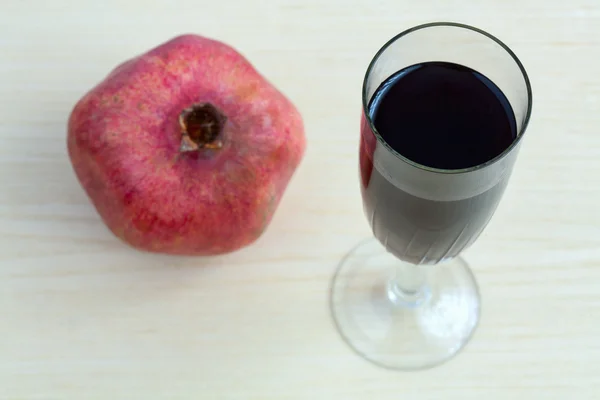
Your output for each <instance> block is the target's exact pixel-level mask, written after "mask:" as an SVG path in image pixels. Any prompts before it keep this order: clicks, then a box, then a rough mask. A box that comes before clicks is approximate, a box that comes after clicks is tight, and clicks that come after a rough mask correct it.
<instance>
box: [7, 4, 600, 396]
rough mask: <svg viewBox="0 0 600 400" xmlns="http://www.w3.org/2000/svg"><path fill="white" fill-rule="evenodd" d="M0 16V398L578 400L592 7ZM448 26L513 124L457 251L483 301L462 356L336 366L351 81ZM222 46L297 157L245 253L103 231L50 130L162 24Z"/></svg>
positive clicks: (595, 312) (595, 314)
mask: <svg viewBox="0 0 600 400" xmlns="http://www.w3.org/2000/svg"><path fill="white" fill-rule="evenodd" d="M5 3H6V2H5ZM7 3H8V4H4V5H3V7H2V12H1V13H0V162H1V165H2V168H0V182H1V184H2V189H1V190H0V235H1V238H2V240H1V242H0V399H2V400H5V399H6V400H9V399H10V400H13V399H14V400H16V399H19V400H21V399H27V400H29V399H40V400H42V399H44V400H46V399H78V400H79V399H159V398H164V399H167V398H169V399H175V398H176V399H257V400H259V399H260V400H266V399H277V400H282V399H298V400H300V399H302V400H305V399H346V400H351V399H356V400H363V399H367V398H374V399H375V398H376V399H432V400H434V399H435V400H439V399H460V400H471V399H473V400H474V399H478V400H479V399H487V400H492V399H494V400H495V399H498V400H500V399H502V400H504V399H528V400H532V399H544V400H551V399H561V400H564V399H570V398H573V399H575V398H576V399H597V398H598V396H600V208H599V207H600V132H599V130H600V73H599V71H600V4H599V3H598V2H597V0H575V1H574V2H572V3H570V2H566V1H563V0H560V1H559V0H548V1H542V0H504V1H491V0H490V1H480V2H472V1H470V2H467V1H448V0H435V1H433V0H430V1H423V2H415V1H405V0H381V1H376V2H365V1H358V0H328V1H324V2H323V1H321V0H302V1H300V0H281V1H271V2H259V1H253V2H249V1H241V0H240V1H236V2H233V1H214V2H205V1H179V2H170V1H158V2H147V1H141V0H106V1H94V2H92V1H77V2H76V1H68V0H55V1H53V2H42V1H41V0H36V1H29V2H22V3H19V2H15V1H9V2H7ZM434 20H452V21H457V22H464V23H469V24H472V25H475V26H478V27H480V28H483V29H485V30H487V31H489V32H490V33H492V34H494V35H497V36H498V37H499V38H501V39H502V40H503V41H504V42H506V43H507V44H508V45H509V46H511V48H512V49H513V50H514V51H515V52H516V53H517V54H518V56H519V57H520V59H521V60H522V62H523V64H524V65H525V67H526V68H527V70H528V72H529V74H530V77H531V80H532V85H533V91H534V110H533V118H532V121H531V124H530V128H529V130H528V132H527V135H528V137H527V138H526V139H525V141H524V143H523V147H522V150H521V153H520V156H519V160H518V161H517V165H516V168H515V171H514V175H513V177H512V180H511V183H510V185H509V189H508V191H507V193H506V195H505V196H504V199H503V201H502V203H501V205H500V207H499V209H498V211H497V213H496V215H495V217H494V218H493V220H492V222H491V224H490V225H489V226H488V228H487V230H486V231H485V233H484V234H483V236H481V238H480V239H479V240H478V242H477V243H476V244H475V245H474V246H473V247H472V248H471V249H470V250H469V251H468V252H466V253H465V258H466V259H467V260H468V261H469V263H470V264H471V265H472V266H473V270H474V271H475V274H476V275H477V278H478V281H479V284H480V287H481V292H482V296H483V314H482V319H481V323H480V326H479V328H478V330H477V332H476V334H475V337H474V339H473V340H472V342H471V343H470V344H469V345H468V347H467V349H466V350H465V351H464V352H463V353H461V354H460V355H459V356H458V357H457V358H455V359H453V360H451V361H450V362H449V363H446V364H444V365H443V366H440V367H438V368H434V369H431V370H427V371H423V372H415V373H399V372H391V371H387V370H382V369H379V368H377V367H375V366H373V365H371V364H370V363H368V362H366V361H364V360H362V359H361V358H359V357H357V356H356V355H355V354H354V353H353V352H352V351H351V350H350V349H349V348H348V347H347V346H346V345H345V344H344V342H343V341H342V340H341V339H340V337H339V336H338V334H337V332H336V330H335V329H334V326H333V324H332V321H331V318H330V314H329V310H328V307H327V295H328V285H329V282H330V278H331V276H332V274H333V272H334V270H335V268H336V265H337V263H338V261H339V260H340V258H341V257H342V256H343V255H344V254H345V253H346V252H347V251H348V250H349V249H350V248H351V247H352V246H353V245H355V244H356V243H357V242H358V241H359V240H361V239H363V238H365V237H368V236H369V235H370V231H369V228H368V225H367V221H366V219H365V217H364V216H363V212H362V206H361V199H360V194H359V186H358V174H357V162H358V154H357V143H358V142H357V141H358V128H359V126H358V122H359V111H360V89H361V83H362V78H363V75H364V71H365V69H366V67H367V64H368V62H369V61H370V59H371V57H372V56H373V55H374V53H375V52H376V51H377V50H378V49H379V47H380V46H381V45H382V44H383V43H384V42H385V41H386V40H388V39H389V38H390V37H392V36H393V35H395V34H396V33H397V32H399V31H401V30H404V29H406V28H408V27H410V26H412V25H416V24H419V23H423V22H429V21H434ZM185 32H194V33H200V34H204V35H207V36H211V37H215V38H218V39H220V40H223V41H226V42H228V43H231V44H233V45H234V46H235V47H237V48H238V49H239V50H240V51H242V52H243V53H244V54H245V55H246V56H247V57H248V58H249V59H250V60H251V61H252V62H253V63H254V64H255V65H256V67H257V68H258V69H259V70H260V71H261V72H263V73H264V74H265V75H266V76H268V77H269V79H270V80H271V81H272V82H273V83H275V84H276V85H277V86H278V87H279V88H280V89H281V90H282V91H284V92H285V93H286V94H287V95H288V96H289V97H290V98H291V99H292V100H293V101H294V102H295V103H296V105H297V106H298V108H299V109H300V110H301V112H302V113H303V115H304V119H305V124H306V130H307V135H308V140H309V148H308V151H307V154H306V157H305V159H304V161H303V163H302V165H301V168H300V169H299V170H298V172H297V174H296V175H295V177H294V179H293V181H292V183H291V185H290V187H289V189H288V191H287V192H286V196H285V199H284V201H283V203H282V204H281V206H280V208H279V209H278V211H277V214H276V216H275V219H274V221H273V222H272V224H271V226H270V227H269V229H268V230H267V232H266V233H265V234H264V236H263V237H262V238H261V239H260V240H259V241H258V242H257V243H256V244H255V245H253V246H251V247H249V248H247V249H245V250H243V251H240V252H236V253H233V254H230V255H227V256H222V257H216V258H209V259H203V258H177V257H167V256H158V255H150V254H143V253H140V252H136V251H134V250H131V249H130V248H128V247H126V246H124V245H123V244H122V243H121V242H119V241H118V240H116V239H115V238H114V237H113V236H112V235H111V234H110V233H109V232H108V231H107V229H106V228H105V227H104V226H103V224H102V223H101V221H100V219H99V217H98V216H97V214H96V213H95V211H94V210H93V208H92V207H91V205H90V203H89V202H88V200H87V198H86V196H85V194H84V192H83V190H82V189H81V187H80V186H79V184H78V183H77V181H76V179H75V176H74V173H73V171H72V169H71V167H70V164H69V161H68V159H67V155H66V147H65V124H66V120H67V117H68V114H69V112H70V111H71V108H72V107H73V105H74V103H75V102H76V101H77V99H78V98H79V97H80V96H82V95H83V93H84V92H85V91H87V90H88V89H89V88H90V87H91V86H93V85H94V84H95V83H97V82H98V81H99V80H100V79H103V78H104V76H105V75H106V73H107V72H108V71H109V70H111V69H112V68H113V67H114V66H115V65H116V64H118V63H119V62H121V61H123V60H124V59H127V58H129V57H131V56H132V55H134V54H137V53H141V52H143V51H146V50H147V49H149V48H151V47H153V46H155V45H157V44H158V43H161V42H163V41H165V40H167V39H169V38H170V37H172V36H175V35H177V34H180V33H185Z"/></svg>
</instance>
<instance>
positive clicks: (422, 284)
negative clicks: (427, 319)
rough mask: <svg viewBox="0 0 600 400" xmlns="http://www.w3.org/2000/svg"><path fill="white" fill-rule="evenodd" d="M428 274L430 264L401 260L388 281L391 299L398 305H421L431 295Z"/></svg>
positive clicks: (388, 291) (388, 292)
mask: <svg viewBox="0 0 600 400" xmlns="http://www.w3.org/2000/svg"><path fill="white" fill-rule="evenodd" d="M428 275H429V267H428V266H425V265H413V264H408V263H403V262H400V263H399V265H398V266H397V267H396V269H395V271H394V273H393V274H392V276H391V277H390V279H389V281H388V287H387V294H388V297H389V299H390V300H391V301H392V303H394V304H397V305H398V306H403V307H418V306H420V305H421V304H423V303H424V302H426V301H427V300H429V298H430V297H431V289H430V287H429V284H428V279H427V278H428Z"/></svg>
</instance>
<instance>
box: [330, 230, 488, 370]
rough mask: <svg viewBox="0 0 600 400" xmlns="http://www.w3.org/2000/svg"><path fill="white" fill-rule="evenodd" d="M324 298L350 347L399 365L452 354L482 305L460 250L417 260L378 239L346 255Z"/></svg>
mask: <svg viewBox="0 0 600 400" xmlns="http://www.w3.org/2000/svg"><path fill="white" fill-rule="evenodd" d="M405 283H406V284H405ZM330 306H331V312H332V315H333V319H334V321H335V323H336V325H337V328H338V330H339V332H340V334H341V335H342V337H343V338H344V340H345V341H346V342H347V343H348V345H349V346H350V347H351V348H352V349H354V350H355V351H356V352H357V353H358V354H360V355H361V356H362V357H364V358H365V359H367V360H369V361H371V362H373V363H375V364H377V365H379V366H381V367H385V368H390V369H398V370H417V369H425V368H430V367H433V366H436V365H438V364H441V363H443V362H444V361H446V360H448V359H450V358H452V357H453V356H454V355H455V354H456V353H458V352H459V351H460V350H461V349H462V348H463V347H464V346H465V345H466V343H467V342H468V341H469V339H470V338H471V336H472V334H473V331H474V330H475V327H476V326H477V322H478V320H479V313H480V300H479V291H478V289H477V283H476V282H475V279H474V277H473V274H472V273H471V271H470V269H469V267H468V265H467V264H466V263H465V262H464V261H463V260H462V259H461V258H455V259H453V260H450V261H445V262H443V263H440V264H438V265H435V266H432V265H429V266H427V265H420V266H416V265H412V264H408V263H404V262H402V261H400V260H399V259H397V258H396V257H395V256H393V255H392V254H390V253H388V252H387V251H386V250H385V248H384V247H383V246H382V245H381V244H380V243H379V242H378V241H377V240H376V239H369V240H367V241H365V242H362V243H361V244H359V245H358V246H356V247H355V248H354V249H353V250H352V251H350V253H348V254H347V255H346V257H344V259H343V260H342V262H341V264H340V266H339V268H338V270H337V272H336V274H335V276H334V277H333V281H332V285H331V293H330Z"/></svg>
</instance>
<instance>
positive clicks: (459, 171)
mask: <svg viewBox="0 0 600 400" xmlns="http://www.w3.org/2000/svg"><path fill="white" fill-rule="evenodd" d="M443 26H446V27H453V28H462V29H467V30H471V31H473V32H476V33H479V34H481V35H483V36H486V37H487V38H489V39H491V40H493V41H494V42H496V43H497V44H498V45H500V47H502V48H503V49H504V50H505V51H506V52H507V53H508V54H509V55H510V56H511V57H512V58H513V60H514V61H515V63H516V64H517V66H518V67H519V69H520V70H521V73H522V74H523V79H524V80H525V86H526V88H527V112H526V114H525V119H524V120H523V124H522V126H521V129H520V130H519V132H518V133H517V137H516V138H515V140H513V142H512V143H511V144H510V146H508V147H507V148H506V149H504V151H503V152H502V153H500V154H499V155H497V156H496V157H494V158H492V159H490V160H488V161H486V162H484V163H481V164H478V165H474V166H472V167H467V168H460V169H443V168H434V167H429V166H427V165H423V164H419V163H417V162H414V161H412V160H410V159H408V158H406V157H405V156H403V155H402V154H400V153H399V152H397V151H396V150H394V149H393V148H392V147H391V146H390V145H389V144H388V143H387V142H386V141H385V139H383V137H382V136H381V135H380V134H379V132H378V131H377V129H376V128H375V125H374V124H373V120H372V119H371V116H370V115H369V110H368V106H369V105H368V104H367V80H368V79H369V76H370V75H371V72H372V70H373V68H374V66H375V63H376V62H377V60H379V57H380V56H381V55H382V54H383V53H384V52H385V51H386V50H387V49H388V47H390V46H391V45H392V44H393V43H394V42H396V41H397V40H398V39H400V38H402V37H404V36H406V35H408V34H410V33H412V32H415V31H418V30H422V29H426V28H433V27H443ZM532 105H533V95H532V93H531V83H530V81H529V76H528V75H527V72H526V71H525V67H524V66H523V64H522V63H521V61H520V60H519V58H518V57H517V55H516V54H515V53H514V52H513V51H512V50H511V49H510V48H509V47H508V46H507V45H506V44H504V43H503V42H502V41H501V40H500V39H498V38H497V37H495V36H494V35H492V34H490V33H488V32H486V31H484V30H482V29H479V28H475V27H474V26H471V25H466V24H461V23H457V22H430V23H426V24H421V25H416V26H413V27H412V28H408V29H406V30H404V31H402V32H400V33H398V34H397V35H395V36H394V37H392V38H391V39H390V40H388V41H387V42H386V43H385V44H384V45H383V46H381V48H380V49H379V50H378V51H377V53H375V55H374V56H373V59H372V60H371V62H370V63H369V66H368V68H367V71H366V73H365V77H364V79H363V87H362V106H363V113H364V115H365V118H366V120H367V122H368V123H369V127H370V128H371V131H372V132H373V134H374V135H375V138H376V139H377V141H378V142H379V143H381V144H382V145H383V146H385V147H386V148H387V149H388V150H389V151H390V152H391V153H392V154H393V155H394V156H395V157H397V158H399V159H400V160H402V161H403V162H405V163H407V164H409V165H411V166H413V167H416V168H419V169H422V170H425V171H428V172H435V173H439V174H462V173H466V172H473V171H477V170H480V169H483V168H485V167H488V166H490V165H492V164H494V163H496V162H497V161H499V160H501V159H503V158H504V157H505V156H506V155H507V154H509V153H510V152H511V151H512V150H513V149H514V148H515V147H516V146H517V145H518V144H519V143H520V141H521V139H522V137H523V136H524V133H525V131H526V129H527V126H528V125H529V119H530V117H531V108H532ZM361 140H362V139H361Z"/></svg>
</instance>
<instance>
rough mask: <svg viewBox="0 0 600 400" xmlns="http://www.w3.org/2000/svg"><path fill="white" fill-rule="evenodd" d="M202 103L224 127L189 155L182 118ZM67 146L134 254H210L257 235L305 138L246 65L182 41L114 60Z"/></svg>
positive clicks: (211, 47) (198, 40)
mask: <svg viewBox="0 0 600 400" xmlns="http://www.w3.org/2000/svg"><path fill="white" fill-rule="evenodd" d="M207 104H208V105H210V106H211V109H213V110H216V111H217V112H218V113H219V117H223V118H222V121H223V124H222V126H221V127H220V128H219V130H218V132H217V131H214V132H213V131H211V133H215V132H216V133H217V135H216V137H212V136H210V137H209V136H206V137H200V139H198V137H196V142H197V143H198V145H197V146H196V147H195V148H192V149H190V147H189V146H184V145H183V137H184V136H185V135H184V133H185V132H183V131H182V128H184V125H185V124H184V125H182V118H183V117H182V115H184V114H183V113H184V110H186V109H187V110H189V109H190V108H191V107H192V108H193V107H203V106H205V105H207ZM212 117H215V115H212ZM203 118H204V117H203ZM183 119H185V118H183ZM216 120H218V119H215V118H213V119H212V120H210V121H208V122H211V123H208V122H207V121H203V123H205V122H206V124H204V125H202V126H208V125H211V124H212V122H214V121H216ZM184 122H185V121H184ZM188 122H189V126H192V122H194V121H191V120H190V121H188ZM190 129H191V128H190ZM211 129H212V128H211ZM184 130H185V129H184ZM189 137H192V136H191V134H190V136H188V141H189ZM192 144H194V143H192ZM67 147H68V154H69V158H70V161H71V164H72V166H73V169H74V171H75V174H76V176H77V178H78V180H79V182H80V183H81V185H82V187H83V188H84V190H85V191H86V193H87V195H88V197H89V198H90V200H91V202H92V204H93V205H94V207H95V208H96V210H97V212H98V214H99V215H100V217H101V218H102V220H103V222H104V223H105V224H106V226H107V227H108V228H109V229H110V230H111V231H112V232H113V233H114V235H115V236H117V237H118V238H120V239H122V240H123V241H124V242H126V243H128V244H129V245H131V246H133V247H134V248H137V249H139V250H143V251H150V252H159V253H167V254H178V255H215V254H222V253H228V252H232V251H234V250H237V249H240V248H242V247H244V246H247V245H249V244H251V243H253V242H254V241H255V240H256V239H258V238H259V237H260V236H261V234H262V233H263V232H264V230H265V229H266V228H267V227H268V225H269V223H270V221H271V219H272V217H273V214H274V212H275V210H276V208H277V206H278V204H279V202H280V200H281V198H282V196H283V194H284V192H285V189H286V187H287V185H288V183H289V181H290V179H291V177H292V175H293V174H294V171H295V170H296V168H297V167H298V165H299V164H300V162H301V159H302V157H303V155H304V151H305V147H306V138H305V134H304V126H303V122H302V118H301V116H300V113H299V112H298V110H297V109H296V108H295V106H294V105H293V104H292V103H291V102H290V101H289V100H288V99H287V98H286V97H285V96H284V95H283V94H282V93H281V92H280V91H278V90H277V89H276V88H275V87H274V86H273V85H272V84H271V83H269V82H268V81H267V80H266V79H265V78H264V77H263V76H262V75H260V73H259V72H258V71H257V70H256V69H255V68H254V67H253V66H252V65H251V64H250V62H249V61H248V60H246V59H245V58H244V57H243V56H242V55H241V54H240V53H239V52H237V51H236V50H235V49H234V48H232V47H231V46H229V45H227V44H225V43H222V42H219V41H216V40H213V39H209V38H206V37H202V36H198V35H191V34H189V35H182V36H178V37H175V38H173V39H171V40H169V41H168V42H165V43H163V44H161V45H159V46H158V47H155V48H154V49H151V50H150V51H148V52H146V53H144V54H142V55H139V56H137V57H135V58H133V59H131V60H128V61H126V62H124V63H123V64H121V65H119V66H118V67H117V68H115V69H114V70H113V71H112V72H111V73H110V74H109V75H108V76H107V77H106V78H105V79H104V80H103V81H102V82H100V83H99V84H98V85H97V86H95V87H94V88H93V89H91V90H90V91H89V92H88V93H87V94H85V95H84V96H83V97H82V98H81V99H80V100H79V101H78V102H77V104H76V105H75V107H74V109H73V111H72V112H71V115H70V117H69V121H68V132H67Z"/></svg>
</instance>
